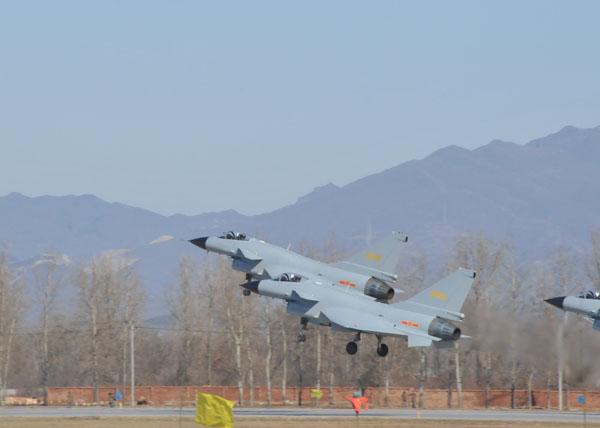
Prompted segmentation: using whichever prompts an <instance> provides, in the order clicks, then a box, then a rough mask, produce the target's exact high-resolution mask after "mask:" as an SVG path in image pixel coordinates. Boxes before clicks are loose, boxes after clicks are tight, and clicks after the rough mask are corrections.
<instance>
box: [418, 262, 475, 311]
mask: <svg viewBox="0 0 600 428" xmlns="http://www.w3.org/2000/svg"><path fill="white" fill-rule="evenodd" d="M475 276H476V273H475V271H473V270H469V269H463V268H460V269H458V270H456V271H454V272H453V273H451V274H450V275H448V276H447V277H445V278H443V279H441V280H440V281H438V282H437V283H435V284H434V285H432V286H431V287H429V288H426V289H425V290H423V291H421V292H420V293H419V294H417V295H415V296H413V297H411V298H410V299H408V300H407V302H411V303H417V304H420V305H426V306H430V307H434V308H439V309H442V310H443V311H445V312H449V313H459V312H460V310H461V309H462V307H463V304H464V303H465V300H466V299H467V295H468V294H469V290H471V286H472V285H473V282H474V281H475Z"/></svg>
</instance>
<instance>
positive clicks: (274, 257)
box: [190, 232, 475, 357]
mask: <svg viewBox="0 0 600 428" xmlns="http://www.w3.org/2000/svg"><path fill="white" fill-rule="evenodd" d="M407 240H408V238H407V237H406V235H402V234H400V233H397V232H394V233H392V234H391V235H389V236H388V237H386V238H384V239H383V240H381V241H379V242H376V243H375V244H373V245H372V246H370V247H369V248H367V249H365V250H364V251H362V252H359V253H358V254H356V255H355V256H354V257H351V258H350V259H348V260H346V261H342V262H337V263H332V264H327V263H322V262H319V261H316V260H313V259H310V258H308V257H304V256H302V255H300V254H297V253H294V252H293V251H290V250H287V249H284V248H280V247H277V246H275V245H272V244H269V243H267V242H265V241H262V240H258V239H254V238H248V237H247V236H246V235H245V234H243V233H234V232H227V233H226V234H224V235H222V236H220V237H216V236H206V237H202V238H197V239H192V240H191V241H190V242H191V243H192V244H194V245H196V246H198V247H200V248H202V249H204V250H207V251H211V252H216V253H219V254H222V255H226V256H229V257H230V258H231V259H232V268H233V269H235V270H237V271H240V272H244V273H245V274H246V282H245V283H243V284H240V285H241V287H242V288H243V289H244V291H243V292H244V295H250V294H251V293H257V294H259V295H263V296H268V297H273V298H276V299H282V300H285V301H286V302H287V312H288V313H290V314H293V315H297V316H299V317H300V320H301V326H302V329H301V332H300V335H299V337H298V340H299V341H304V340H306V337H305V335H304V333H303V331H304V330H306V327H307V324H308V323H311V324H316V325H323V326H330V327H331V328H333V329H335V330H339V331H346V332H351V333H354V339H353V340H352V341H350V342H348V344H347V345H346V351H347V352H348V353H349V354H351V355H353V354H356V352H357V351H358V342H359V341H360V336H361V333H368V334H374V335H375V336H377V339H378V341H377V354H379V355H380V356H382V357H385V356H386V355H387V353H388V346H387V345H386V344H385V343H383V342H382V340H383V338H384V337H388V336H401V337H405V338H406V340H407V342H408V346H409V347H425V346H430V345H431V344H432V343H434V344H435V345H436V346H445V345H450V344H452V343H453V342H454V341H456V340H458V339H460V337H461V331H460V329H459V328H458V327H456V326H455V325H454V324H452V323H451V322H450V321H455V322H461V321H462V320H463V319H464V315H463V314H462V313H461V312H460V311H461V309H462V306H463V303H464V301H465V299H466V297H467V294H468V293H469V290H470V289H471V285H472V284H473V281H474V278H475V272H474V271H472V270H467V269H458V270H457V271H455V272H453V273H452V274H450V275H448V276H447V277H446V278H444V279H442V280H441V281H439V282H438V283H436V284H435V285H433V286H431V287H429V288H426V289H425V290H423V291H422V292H420V293H418V294H417V295H415V296H413V297H411V298H410V299H408V300H404V301H401V302H397V303H390V302H391V300H392V298H393V297H394V288H393V286H392V285H393V284H394V283H395V282H396V281H397V276H396V275H395V274H393V273H392V272H393V270H394V269H395V267H396V265H397V264H398V261H399V259H400V255H401V247H402V245H403V244H404V243H405V242H407Z"/></svg>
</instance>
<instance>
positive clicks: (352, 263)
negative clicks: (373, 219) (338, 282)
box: [334, 232, 408, 279]
mask: <svg viewBox="0 0 600 428" xmlns="http://www.w3.org/2000/svg"><path fill="white" fill-rule="evenodd" d="M407 241H408V236H406V235H404V234H402V233H399V232H392V234H391V235H389V236H388V237H386V238H384V239H382V240H381V241H377V242H375V243H374V244H373V245H371V246H369V247H368V248H366V249H364V250H363V251H361V252H359V253H357V254H355V255H354V256H352V257H351V258H350V259H348V260H345V261H342V262H338V263H335V264H334V265H335V266H338V267H341V268H343V269H348V270H352V271H355V272H359V273H366V272H369V274H373V273H377V272H378V273H381V274H382V275H383V276H385V277H391V278H387V279H395V275H394V274H393V272H394V270H395V269H396V266H397V265H398V262H399V261H400V256H401V254H402V251H401V250H402V244H403V243H405V242H407Z"/></svg>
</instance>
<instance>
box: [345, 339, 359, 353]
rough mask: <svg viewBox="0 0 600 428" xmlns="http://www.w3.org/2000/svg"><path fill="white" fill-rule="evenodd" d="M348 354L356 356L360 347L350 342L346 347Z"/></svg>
mask: <svg viewBox="0 0 600 428" xmlns="http://www.w3.org/2000/svg"><path fill="white" fill-rule="evenodd" d="M346 352H347V353H349V354H350V355H354V354H356V353H357V352H358V345H357V344H356V342H348V344H347V345H346Z"/></svg>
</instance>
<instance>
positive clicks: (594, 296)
mask: <svg viewBox="0 0 600 428" xmlns="http://www.w3.org/2000/svg"><path fill="white" fill-rule="evenodd" d="M545 302H546V303H549V304H551V305H552V306H556V307H557V308H559V309H562V310H563V311H565V312H575V313H577V314H581V315H583V316H585V317H586V319H587V320H589V321H590V322H591V323H592V326H593V329H594V330H600V292H598V291H593V290H588V291H584V292H583V293H580V294H578V295H577V296H560V297H552V298H551V299H546V300H545Z"/></svg>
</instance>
